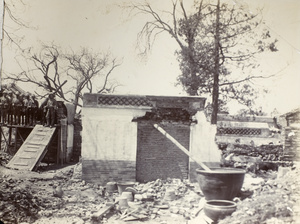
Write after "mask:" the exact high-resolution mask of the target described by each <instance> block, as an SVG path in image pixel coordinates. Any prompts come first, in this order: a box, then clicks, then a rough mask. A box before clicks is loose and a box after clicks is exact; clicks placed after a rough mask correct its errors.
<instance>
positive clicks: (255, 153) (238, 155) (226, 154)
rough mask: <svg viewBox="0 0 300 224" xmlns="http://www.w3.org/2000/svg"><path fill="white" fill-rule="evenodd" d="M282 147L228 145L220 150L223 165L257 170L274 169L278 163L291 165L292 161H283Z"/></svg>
mask: <svg viewBox="0 0 300 224" xmlns="http://www.w3.org/2000/svg"><path fill="white" fill-rule="evenodd" d="M283 155H284V154H283V147H282V146H281V145H261V146H250V145H241V144H236V145H228V146H227V148H226V149H223V150H222V158H223V164H224V166H230V167H236V168H243V169H247V170H248V171H252V172H257V170H260V169H263V170H268V169H271V170H276V169H277V168H278V166H279V165H281V166H291V165H292V164H293V162H291V161H284V157H283Z"/></svg>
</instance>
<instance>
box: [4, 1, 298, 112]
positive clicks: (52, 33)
mask: <svg viewBox="0 0 300 224" xmlns="http://www.w3.org/2000/svg"><path fill="white" fill-rule="evenodd" d="M18 2H20V1H16V6H18V5H17V4H18ZM23 2H24V3H25V6H22V5H20V9H21V10H20V11H18V16H19V17H20V18H24V19H23V20H25V21H28V22H29V23H30V25H31V26H34V27H37V29H36V30H25V29H21V30H17V31H16V34H18V35H20V34H21V35H25V39H24V44H25V45H27V46H32V47H33V48H35V47H39V46H40V43H41V42H43V43H52V42H53V43H55V44H57V45H60V46H61V47H62V48H66V49H67V48H72V49H73V50H76V49H79V48H80V47H81V46H82V47H89V48H92V49H93V51H94V52H97V51H107V50H108V49H109V50H110V51H111V52H112V54H113V56H115V57H118V58H120V59H123V63H122V65H121V66H120V67H118V68H117V69H116V70H115V71H114V72H113V78H115V79H117V80H118V81H119V82H120V83H122V84H123V86H122V87H120V88H118V89H117V93H120V94H154V95H179V94H181V95H185V93H183V92H182V91H181V88H180V87H177V88H176V87H174V83H176V78H177V76H178V75H179V74H180V71H179V67H178V63H177V60H176V57H175V56H174V52H175V50H176V49H177V45H176V43H175V42H174V40H172V39H171V38H169V36H168V35H162V36H161V37H160V38H158V39H157V42H156V43H155V45H154V48H153V51H152V53H151V55H149V56H148V59H147V60H146V61H145V60H144V61H142V60H141V59H140V58H138V56H137V52H136V50H135V44H136V36H137V33H138V32H139V31H140V30H141V28H142V26H143V24H144V20H143V19H142V17H134V18H132V19H130V20H128V17H127V14H126V13H125V12H123V11H122V10H121V9H120V8H118V7H117V6H115V5H114V4H115V3H121V2H122V1H121V0H23ZM150 2H151V4H154V6H159V7H160V8H163V7H167V6H168V5H170V2H171V0H170V1H169V0H163V1H162V0H150ZM185 2H191V0H185ZM234 2H238V4H240V3H249V4H250V5H249V6H250V7H249V10H251V9H252V7H256V6H260V7H261V6H263V7H264V11H263V13H264V17H265V21H266V28H269V29H270V30H271V35H273V36H274V37H276V38H277V39H278V40H279V43H278V49H279V52H278V53H275V54H272V55H268V56H265V55H264V57H263V58H261V59H260V63H261V64H262V65H263V66H262V68H263V70H262V72H263V73H264V74H274V73H277V72H279V71H281V70H282V69H283V68H285V69H284V70H282V71H281V72H280V73H278V75H279V76H277V77H276V78H274V79H271V80H267V81H266V80H264V81H261V82H257V85H258V87H265V88H268V89H269V90H270V92H269V94H268V95H266V96H264V95H261V96H260V99H259V100H258V102H257V104H258V106H259V105H261V106H262V108H263V110H264V111H266V112H271V111H272V110H273V109H274V108H277V109H278V110H279V111H280V112H282V113H283V112H287V111H289V110H291V109H294V108H296V107H297V106H299V105H300V101H299V97H298V96H300V94H299V93H300V73H299V71H300V1H299V0H236V1H233V0H232V3H234ZM4 22H5V25H6V26H10V25H11V24H8V22H7V23H6V20H5V21H4ZM3 48H4V51H3V57H4V61H3V69H4V71H6V72H20V70H18V66H17V65H16V64H15V62H14V60H13V58H14V57H15V52H13V51H12V50H11V49H10V48H9V47H7V46H3ZM25 88H26V87H25ZM29 91H30V90H29ZM208 100H210V99H208ZM235 108H236V107H235V106H233V107H231V111H233V112H234V111H235V110H234V109H235Z"/></svg>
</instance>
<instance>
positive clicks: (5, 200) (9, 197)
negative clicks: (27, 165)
mask: <svg viewBox="0 0 300 224" xmlns="http://www.w3.org/2000/svg"><path fill="white" fill-rule="evenodd" d="M58 204H60V203H56V202H55V200H51V199H49V198H47V197H39V194H38V192H35V191H33V190H32V189H31V187H30V185H23V180H15V179H12V178H7V179H6V178H3V179H1V180H0V211H1V212H0V219H1V220H3V221H4V222H5V223H19V222H24V221H27V222H32V221H34V220H36V219H37V218H38V212H39V211H40V210H42V209H48V208H55V207H56V205H58Z"/></svg>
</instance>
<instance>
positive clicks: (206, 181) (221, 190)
mask: <svg viewBox="0 0 300 224" xmlns="http://www.w3.org/2000/svg"><path fill="white" fill-rule="evenodd" d="M210 169H211V171H207V170H201V169H197V170H196V172H197V174H198V183H199V186H200V189H201V191H202V192H203V194H204V196H205V198H206V200H232V199H233V198H234V197H236V196H237V194H238V193H239V192H240V190H241V188H242V185H243V182H244V177H245V173H246V172H245V170H243V169H236V168H223V167H218V168H210Z"/></svg>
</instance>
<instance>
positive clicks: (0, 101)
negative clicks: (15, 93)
mask: <svg viewBox="0 0 300 224" xmlns="http://www.w3.org/2000/svg"><path fill="white" fill-rule="evenodd" d="M6 94H7V93H6V90H4V91H3V93H2V94H1V97H0V110H1V124H5V122H6V110H5V102H6Z"/></svg>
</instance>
